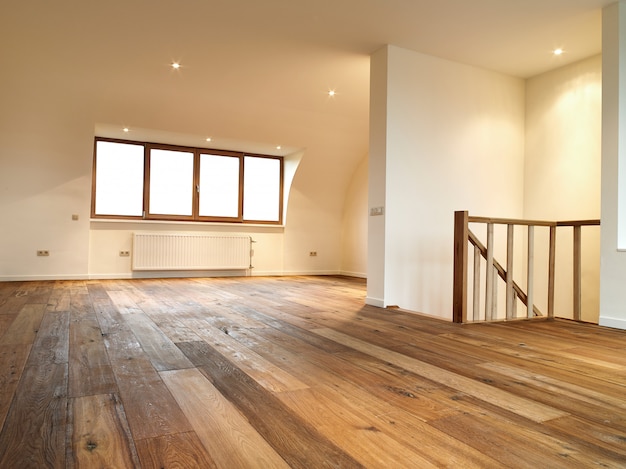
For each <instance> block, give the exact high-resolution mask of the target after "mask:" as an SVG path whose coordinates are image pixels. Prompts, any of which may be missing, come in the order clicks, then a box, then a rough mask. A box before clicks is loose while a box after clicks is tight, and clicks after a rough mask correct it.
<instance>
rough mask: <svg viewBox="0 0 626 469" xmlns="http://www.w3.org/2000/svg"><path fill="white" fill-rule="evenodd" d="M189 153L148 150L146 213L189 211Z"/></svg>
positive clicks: (191, 186) (191, 167) (190, 201)
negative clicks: (148, 193) (148, 199)
mask: <svg viewBox="0 0 626 469" xmlns="http://www.w3.org/2000/svg"><path fill="white" fill-rule="evenodd" d="M192 195H193V153H192V152H183V151H173V150H161V149H154V148H153V149H151V151H150V205H149V206H150V214H151V215H152V214H155V215H180V216H191V215H192V214H193V203H192V202H193V199H192Z"/></svg>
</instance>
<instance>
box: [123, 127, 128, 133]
mask: <svg viewBox="0 0 626 469" xmlns="http://www.w3.org/2000/svg"><path fill="white" fill-rule="evenodd" d="M122 130H123V131H124V132H130V129H129V128H128V127H124V128H123V129H122Z"/></svg>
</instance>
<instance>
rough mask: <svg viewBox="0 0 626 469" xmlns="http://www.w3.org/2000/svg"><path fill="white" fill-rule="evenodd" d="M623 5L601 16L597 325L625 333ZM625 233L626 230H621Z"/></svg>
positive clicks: (625, 67) (625, 84)
mask: <svg viewBox="0 0 626 469" xmlns="http://www.w3.org/2000/svg"><path fill="white" fill-rule="evenodd" d="M624 122H626V4H625V3H624V2H619V3H615V4H613V5H610V6H608V7H606V8H605V9H604V11H603V15H602V236H601V238H602V239H601V266H600V324H601V325H605V326H610V327H617V328H620V329H626V301H624V285H625V284H626V252H624V251H620V250H618V226H619V225H620V223H626V203H624V204H620V193H621V194H622V195H623V194H626V190H625V189H626V174H624V172H625V169H624V168H626V140H625V139H626V126H624ZM624 229H626V228H624Z"/></svg>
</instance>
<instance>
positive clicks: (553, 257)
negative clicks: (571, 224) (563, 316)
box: [548, 224, 556, 318]
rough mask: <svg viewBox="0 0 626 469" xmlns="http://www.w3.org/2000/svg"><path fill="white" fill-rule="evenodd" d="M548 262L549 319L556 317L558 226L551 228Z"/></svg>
mask: <svg viewBox="0 0 626 469" xmlns="http://www.w3.org/2000/svg"><path fill="white" fill-rule="evenodd" d="M548 257H549V260H548V317H549V318H553V317H554V274H555V265H556V224H555V225H551V226H550V253H549V256H548Z"/></svg>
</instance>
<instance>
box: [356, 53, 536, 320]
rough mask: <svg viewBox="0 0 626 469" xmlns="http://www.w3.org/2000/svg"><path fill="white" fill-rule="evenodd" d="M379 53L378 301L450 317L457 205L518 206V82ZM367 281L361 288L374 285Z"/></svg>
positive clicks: (375, 148) (418, 57) (489, 211)
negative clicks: (381, 193) (381, 195)
mask: <svg viewBox="0 0 626 469" xmlns="http://www.w3.org/2000/svg"><path fill="white" fill-rule="evenodd" d="M377 54H379V55H380V57H379V59H380V60H378V61H376V60H373V61H372V77H374V76H375V75H376V74H377V73H381V72H380V71H378V70H377V69H379V70H383V69H384V68H386V83H385V80H374V79H373V78H372V81H371V83H372V95H373V96H375V97H376V99H378V100H379V101H382V102H384V103H385V106H386V108H387V112H386V122H383V119H382V118H381V117H380V116H374V115H372V116H371V120H370V122H371V123H370V126H371V128H373V127H374V123H375V122H378V128H379V130H378V132H379V133H378V134H374V131H372V137H371V139H372V140H371V141H370V170H371V168H372V166H373V164H372V161H374V162H375V163H376V162H377V163H378V165H379V166H382V167H383V168H384V173H385V174H384V178H385V199H386V200H385V201H384V202H385V205H386V213H385V217H384V218H385V229H384V233H385V235H384V236H385V238H384V241H383V240H382V239H381V237H379V238H378V239H373V240H372V239H371V231H370V244H372V243H374V244H379V243H381V242H383V243H384V246H385V256H384V257H385V261H384V268H385V273H384V282H383V288H384V303H385V305H398V306H400V307H402V308H406V309H409V310H413V311H419V312H423V313H426V314H430V315H434V316H439V317H443V318H450V317H451V310H452V267H453V266H452V260H453V218H454V211H455V210H469V211H470V213H471V214H475V215H491V216H501V217H520V216H521V215H522V213H523V169H524V167H523V164H524V160H523V157H524V154H523V148H524V131H523V129H524V82H523V80H521V79H516V78H511V77H508V76H504V75H500V74H497V73H492V72H489V71H485V70H481V69H477V68H474V67H470V66H465V65H461V64H458V63H453V62H450V61H446V60H442V59H438V58H435V57H431V56H427V55H424V54H420V53H416V52H412V51H408V50H404V49H401V48H398V47H394V46H388V47H387V50H386V54H387V60H386V61H384V60H383V58H384V55H383V54H382V53H377ZM374 58H376V57H374ZM375 67H376V68H377V69H375ZM373 99H374V98H373ZM383 107H384V106H382V105H381V106H379V108H374V106H372V111H371V112H372V113H373V114H374V113H375V112H380V111H381V109H382V108H383ZM377 119H378V121H377ZM381 122H382V123H381ZM383 125H384V127H385V133H384V134H383V136H381V134H380V128H381V127H382V126H383ZM381 139H386V142H382V140H381ZM381 148H383V149H384V151H381ZM376 177H377V178H378V179H380V176H376ZM370 184H372V180H371V179H370ZM371 193H372V188H371V187H370V194H371ZM371 204H372V202H371V201H370V206H371ZM371 218H375V217H370V219H371ZM370 228H371V223H370ZM371 252H372V248H371V247H370V255H371ZM370 259H371V257H370ZM370 281H371V279H368V296H369V290H370V289H375V288H380V284H381V282H380V280H379V281H378V285H372V284H370Z"/></svg>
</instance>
